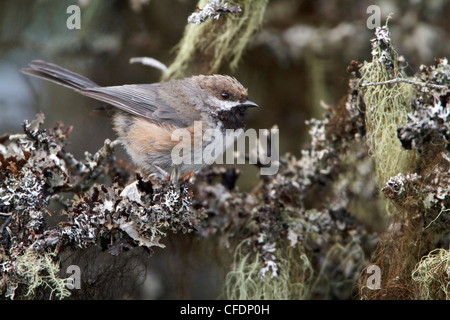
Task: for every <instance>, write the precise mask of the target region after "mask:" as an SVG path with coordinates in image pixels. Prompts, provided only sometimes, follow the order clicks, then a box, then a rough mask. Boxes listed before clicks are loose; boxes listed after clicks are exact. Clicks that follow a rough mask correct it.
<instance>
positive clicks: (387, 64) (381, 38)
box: [360, 24, 415, 186]
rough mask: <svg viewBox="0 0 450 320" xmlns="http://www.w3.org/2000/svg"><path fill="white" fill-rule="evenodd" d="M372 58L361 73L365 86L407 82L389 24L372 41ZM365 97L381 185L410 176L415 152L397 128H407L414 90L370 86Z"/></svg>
mask: <svg viewBox="0 0 450 320" xmlns="http://www.w3.org/2000/svg"><path fill="white" fill-rule="evenodd" d="M372 57H373V58H372V62H365V63H364V65H363V66H362V67H361V69H360V72H361V75H362V78H361V81H362V82H363V83H378V82H384V81H387V80H391V79H399V78H403V75H402V73H401V71H400V70H399V66H398V56H397V52H396V51H395V50H394V48H393V47H392V46H391V39H390V34H389V29H388V27H387V24H386V26H384V27H382V28H378V29H377V31H376V38H375V39H372ZM363 94H364V97H363V100H364V103H365V106H366V112H365V121H366V129H367V136H366V137H367V143H368V145H369V148H370V150H369V152H370V154H371V156H372V157H373V159H374V160H375V166H376V174H377V179H378V183H379V185H380V186H382V185H384V184H385V183H386V181H387V180H388V179H389V177H392V176H395V175H397V174H398V173H406V172H410V171H411V170H412V167H413V160H414V158H415V152H414V151H411V150H404V149H402V145H401V143H400V140H399V139H398V137H397V128H398V126H400V125H404V124H406V120H407V113H408V111H410V107H409V104H410V97H411V95H412V87H411V85H409V84H406V83H401V82H399V83H392V84H383V85H376V86H368V87H366V88H365V90H364V93H363Z"/></svg>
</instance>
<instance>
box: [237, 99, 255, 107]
mask: <svg viewBox="0 0 450 320" xmlns="http://www.w3.org/2000/svg"><path fill="white" fill-rule="evenodd" d="M241 106H244V107H252V108H253V107H258V105H257V104H256V103H254V102H253V101H250V100H247V101H245V102H244V103H242V104H241Z"/></svg>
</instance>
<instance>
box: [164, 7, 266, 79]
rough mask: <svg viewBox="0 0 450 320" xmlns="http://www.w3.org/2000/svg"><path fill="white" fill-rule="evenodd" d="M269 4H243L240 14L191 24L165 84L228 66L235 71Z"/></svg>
mask: <svg viewBox="0 0 450 320" xmlns="http://www.w3.org/2000/svg"><path fill="white" fill-rule="evenodd" d="M208 3H209V1H208V0H200V1H199V2H198V4H197V6H198V7H199V8H203V7H204V6H205V5H206V4H208ZM267 3H268V0H243V1H239V6H240V8H241V9H242V10H241V12H240V13H235V14H221V15H220V16H219V18H218V19H208V20H206V21H204V22H203V23H201V24H199V25H197V24H187V25H186V28H185V31H184V36H183V39H182V40H181V41H180V43H179V44H178V46H177V47H176V50H177V56H176V58H175V61H174V62H173V63H172V64H171V65H170V66H169V69H168V71H167V72H166V73H164V74H163V79H162V80H163V81H165V80H169V79H177V78H182V77H185V76H189V75H192V74H198V73H202V74H213V73H216V72H218V70H219V68H220V67H221V66H223V65H224V63H226V62H229V65H230V67H231V69H235V68H236V67H237V65H238V62H239V60H240V58H241V56H242V53H243V52H244V49H245V47H246V46H247V44H248V43H249V41H250V40H251V37H252V35H253V34H254V32H255V31H256V30H257V29H258V28H259V27H260V25H261V22H262V18H263V16H264V11H265V8H266V5H267ZM230 5H233V1H231V2H230Z"/></svg>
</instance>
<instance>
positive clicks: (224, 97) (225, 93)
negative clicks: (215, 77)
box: [222, 91, 230, 100]
mask: <svg viewBox="0 0 450 320" xmlns="http://www.w3.org/2000/svg"><path fill="white" fill-rule="evenodd" d="M228 98H230V94H229V93H228V92H226V91H224V92H222V99H224V100H228Z"/></svg>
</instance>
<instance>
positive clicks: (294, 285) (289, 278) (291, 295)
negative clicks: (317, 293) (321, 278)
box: [225, 241, 314, 300]
mask: <svg viewBox="0 0 450 320" xmlns="http://www.w3.org/2000/svg"><path fill="white" fill-rule="evenodd" d="M245 244H246V241H243V242H241V244H240V245H238V246H237V247H236V251H235V253H234V269H233V270H232V271H230V272H229V273H228V274H227V277H226V280H225V295H226V298H227V299H232V300H261V299H265V300H275V299H276V300H288V299H297V300H298V299H307V298H308V295H309V293H310V290H309V289H310V285H311V280H312V275H313V273H314V271H313V268H312V266H311V262H310V261H309V259H308V257H307V255H306V254H305V252H304V251H303V249H302V247H300V246H296V247H295V248H292V247H289V246H288V245H286V246H282V247H280V248H277V249H276V250H275V252H274V257H275V259H276V260H277V266H279V267H277V268H276V270H272V271H270V272H267V273H266V274H262V273H261V270H262V269H263V260H262V259H261V257H260V254H258V253H251V252H250V253H244V252H245V251H244V248H245Z"/></svg>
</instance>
